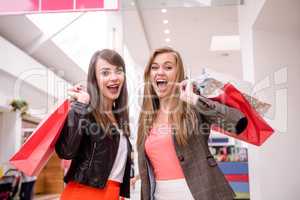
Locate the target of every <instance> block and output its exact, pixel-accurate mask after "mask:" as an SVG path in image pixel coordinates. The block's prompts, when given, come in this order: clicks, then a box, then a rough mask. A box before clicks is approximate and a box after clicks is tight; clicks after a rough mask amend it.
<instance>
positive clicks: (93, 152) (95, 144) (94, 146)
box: [89, 142, 97, 168]
mask: <svg viewBox="0 0 300 200" xmlns="http://www.w3.org/2000/svg"><path fill="white" fill-rule="evenodd" d="M96 146H97V143H96V142H94V145H93V151H92V156H91V159H90V162H89V168H91V165H92V161H93V158H94V154H95V150H96Z"/></svg>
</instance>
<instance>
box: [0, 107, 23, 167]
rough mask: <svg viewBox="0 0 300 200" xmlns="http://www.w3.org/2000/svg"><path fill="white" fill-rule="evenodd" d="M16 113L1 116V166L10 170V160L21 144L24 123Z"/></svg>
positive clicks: (6, 113) (5, 113)
mask: <svg viewBox="0 0 300 200" xmlns="http://www.w3.org/2000/svg"><path fill="white" fill-rule="evenodd" d="M19 115H20V114H19V113H16V112H4V113H1V115H0V165H1V166H4V168H5V170H6V169H7V168H8V160H9V158H10V157H11V156H12V155H13V154H14V153H15V152H16V150H17V149H18V148H19V147H20V144H21V125H22V121H21V118H20V116H19Z"/></svg>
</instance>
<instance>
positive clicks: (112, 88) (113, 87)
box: [107, 84, 120, 94]
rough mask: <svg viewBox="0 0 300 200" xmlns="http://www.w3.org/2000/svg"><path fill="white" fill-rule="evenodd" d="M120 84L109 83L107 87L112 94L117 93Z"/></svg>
mask: <svg viewBox="0 0 300 200" xmlns="http://www.w3.org/2000/svg"><path fill="white" fill-rule="evenodd" d="M119 87H120V84H111V85H108V86H107V89H108V90H109V91H110V92H111V93H112V94H117V93H118V91H119Z"/></svg>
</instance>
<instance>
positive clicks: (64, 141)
mask: <svg viewBox="0 0 300 200" xmlns="http://www.w3.org/2000/svg"><path fill="white" fill-rule="evenodd" d="M87 115H88V105H87V104H83V103H80V102H78V101H75V102H73V103H72V104H71V109H70V111H69V113H68V116H67V119H66V121H65V123H64V126H63V128H62V131H61V133H60V136H59V138H58V140H57V142H56V144H55V151H56V153H57V154H58V156H59V157H60V158H61V159H66V160H71V159H73V158H74V157H76V155H77V152H78V149H79V146H80V143H81V140H82V137H83V134H84V129H85V128H87V124H88V121H87Z"/></svg>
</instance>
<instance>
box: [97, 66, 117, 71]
mask: <svg viewBox="0 0 300 200" xmlns="http://www.w3.org/2000/svg"><path fill="white" fill-rule="evenodd" d="M116 69H117V70H119V69H122V70H123V67H121V66H118V67H116ZM99 70H100V71H104V70H112V69H111V68H109V67H102V68H100V69H99Z"/></svg>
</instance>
